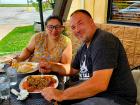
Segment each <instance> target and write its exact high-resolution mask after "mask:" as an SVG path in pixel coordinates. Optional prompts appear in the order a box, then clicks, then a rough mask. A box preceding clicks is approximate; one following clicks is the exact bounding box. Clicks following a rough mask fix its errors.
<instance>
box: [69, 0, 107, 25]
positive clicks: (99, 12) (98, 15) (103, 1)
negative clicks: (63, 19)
mask: <svg viewBox="0 0 140 105" xmlns="http://www.w3.org/2000/svg"><path fill="white" fill-rule="evenodd" d="M107 4H108V0H73V1H72V5H71V8H70V12H69V16H68V20H69V17H70V14H71V13H72V12H73V11H75V10H77V9H86V10H88V11H89V12H90V14H91V15H92V17H93V18H94V20H95V22H96V23H106V20H107V7H108V5H107Z"/></svg>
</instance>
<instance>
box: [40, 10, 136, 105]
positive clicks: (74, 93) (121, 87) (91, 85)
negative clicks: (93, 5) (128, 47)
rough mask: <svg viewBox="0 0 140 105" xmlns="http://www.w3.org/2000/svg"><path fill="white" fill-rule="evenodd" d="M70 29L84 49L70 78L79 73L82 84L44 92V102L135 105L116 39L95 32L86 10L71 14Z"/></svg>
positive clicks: (100, 31)
mask: <svg viewBox="0 0 140 105" xmlns="http://www.w3.org/2000/svg"><path fill="white" fill-rule="evenodd" d="M70 26H71V29H72V31H73V33H74V35H75V36H76V37H77V38H78V39H79V40H81V41H83V45H82V46H81V48H80V49H79V50H78V52H77V55H76V56H75V59H74V62H73V64H72V68H71V72H70V73H69V74H71V75H72V74H76V73H78V72H79V81H81V83H80V84H78V85H76V86H73V87H69V88H67V89H65V90H64V91H60V90H57V89H54V88H45V89H44V90H43V91H42V95H43V96H44V97H45V99H47V100H49V101H50V100H56V101H58V102H62V104H64V105H135V103H136V93H137V91H136V85H135V83H134V79H133V77H132V74H131V71H130V67H129V65H128V60H127V57H126V54H125V51H124V48H123V46H122V44H121V42H120V41H119V39H118V38H117V37H115V36H113V35H112V34H111V33H108V32H106V31H103V30H101V29H97V27H96V26H95V23H94V21H93V19H92V17H91V15H90V14H89V13H88V12H87V11H86V10H76V11H75V12H73V13H72V15H71V17H70ZM66 71H67V72H68V70H66Z"/></svg>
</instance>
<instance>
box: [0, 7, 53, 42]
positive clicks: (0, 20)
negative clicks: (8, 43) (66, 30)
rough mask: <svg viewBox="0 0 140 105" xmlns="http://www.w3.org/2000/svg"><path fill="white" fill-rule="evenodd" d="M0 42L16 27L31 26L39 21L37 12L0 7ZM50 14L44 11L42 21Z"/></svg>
mask: <svg viewBox="0 0 140 105" xmlns="http://www.w3.org/2000/svg"><path fill="white" fill-rule="evenodd" d="M0 11H1V13H0V40H1V39H2V38H4V37H5V36H6V35H7V34H8V33H9V32H11V31H12V30H13V29H14V28H15V27H17V26H25V25H32V24H34V22H35V21H36V22H39V21H40V15H39V12H36V11H35V9H34V8H32V7H0ZM51 13H52V11H51V10H50V11H45V12H44V13H43V14H44V20H45V19H46V18H47V17H48V16H49V15H50V14H51Z"/></svg>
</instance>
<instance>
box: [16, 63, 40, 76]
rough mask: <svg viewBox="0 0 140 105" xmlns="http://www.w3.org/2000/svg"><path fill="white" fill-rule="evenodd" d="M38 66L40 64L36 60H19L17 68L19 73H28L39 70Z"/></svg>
mask: <svg viewBox="0 0 140 105" xmlns="http://www.w3.org/2000/svg"><path fill="white" fill-rule="evenodd" d="M38 68H39V64H38V63H36V62H19V63H18V64H17V68H16V69H17V73H19V74H27V73H33V72H35V71H37V70H38Z"/></svg>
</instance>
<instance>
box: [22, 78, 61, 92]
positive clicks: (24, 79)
mask: <svg viewBox="0 0 140 105" xmlns="http://www.w3.org/2000/svg"><path fill="white" fill-rule="evenodd" d="M29 76H35V77H36V76H49V77H52V78H54V79H55V80H56V83H55V84H54V85H53V88H57V86H58V82H59V81H58V78H57V77H56V76H55V75H29ZM29 76H26V77H25V78H23V79H22V80H21V82H20V84H19V89H20V90H26V89H23V87H22V85H23V82H25V81H26V80H27V78H28V77H29ZM40 91H41V90H35V91H33V92H29V93H40Z"/></svg>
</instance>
